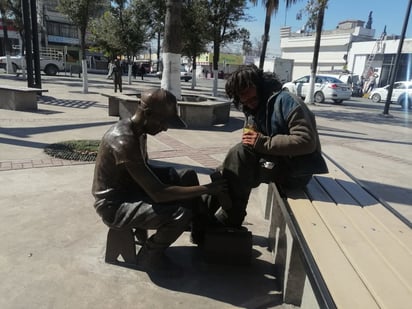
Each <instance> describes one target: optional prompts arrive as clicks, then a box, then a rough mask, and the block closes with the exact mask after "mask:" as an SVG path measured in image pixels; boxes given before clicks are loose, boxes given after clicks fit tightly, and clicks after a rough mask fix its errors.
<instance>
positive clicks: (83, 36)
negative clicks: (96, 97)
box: [80, 29, 89, 93]
mask: <svg viewBox="0 0 412 309" xmlns="http://www.w3.org/2000/svg"><path fill="white" fill-rule="evenodd" d="M80 50H81V54H82V55H81V56H82V57H81V59H82V62H81V65H82V73H83V74H82V82H83V91H82V93H88V92H89V89H88V88H89V87H88V78H87V59H86V29H82V30H81V31H80Z"/></svg>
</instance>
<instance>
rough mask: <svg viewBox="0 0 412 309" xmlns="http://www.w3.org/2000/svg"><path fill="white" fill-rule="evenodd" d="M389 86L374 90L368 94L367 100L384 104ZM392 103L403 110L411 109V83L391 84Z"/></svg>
mask: <svg viewBox="0 0 412 309" xmlns="http://www.w3.org/2000/svg"><path fill="white" fill-rule="evenodd" d="M388 88H389V85H386V86H385V87H379V88H375V89H373V90H372V91H371V93H370V94H369V99H371V100H372V101H373V102H375V103H378V102H381V101H384V102H386V98H387V97H388ZM391 101H392V102H396V103H398V104H400V105H402V107H403V108H409V109H411V108H412V81H399V82H395V83H393V88H392V98H391Z"/></svg>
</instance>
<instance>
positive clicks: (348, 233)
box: [308, 176, 411, 308]
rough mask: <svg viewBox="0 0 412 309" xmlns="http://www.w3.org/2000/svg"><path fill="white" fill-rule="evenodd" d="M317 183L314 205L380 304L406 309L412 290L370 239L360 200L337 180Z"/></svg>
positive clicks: (313, 184)
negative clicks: (334, 203) (335, 203)
mask: <svg viewBox="0 0 412 309" xmlns="http://www.w3.org/2000/svg"><path fill="white" fill-rule="evenodd" d="M316 180H317V181H319V182H318V183H316V182H311V183H310V184H309V185H308V190H309V192H310V195H311V198H312V199H313V201H312V203H313V205H314V207H315V208H316V209H317V210H318V212H319V213H320V215H321V216H322V218H323V219H324V221H325V222H326V224H327V226H328V228H329V230H330V231H331V233H332V235H333V236H334V237H335V239H336V240H337V242H338V244H339V245H340V246H341V248H342V251H343V252H344V254H345V255H346V257H347V258H348V259H349V260H350V261H351V263H352V265H353V267H354V268H355V269H356V271H357V272H358V273H359V276H360V277H361V278H362V280H363V281H364V283H365V285H367V287H368V289H369V290H370V291H371V293H372V295H373V296H374V298H375V299H376V301H377V302H378V304H379V305H380V306H382V307H386V306H387V307H388V308H393V307H395V308H402V306H405V305H406V304H407V303H408V301H410V297H409V295H410V293H411V291H410V289H409V288H408V287H407V286H406V285H405V281H404V280H403V279H402V277H400V276H399V274H398V273H397V272H394V270H393V268H392V267H391V266H390V265H389V264H388V263H387V261H386V260H385V259H384V258H383V257H382V255H380V254H379V251H377V250H376V249H375V246H374V245H372V242H371V240H370V239H369V238H368V237H367V234H366V233H367V232H366V231H365V228H364V227H363V226H368V225H369V223H370V222H368V221H369V220H368V217H369V216H368V214H367V213H366V212H363V213H362V208H361V207H360V206H356V205H358V203H357V201H355V200H354V199H352V198H351V196H350V195H349V194H347V193H346V192H345V191H344V190H343V189H342V187H340V186H339V185H338V184H337V183H336V182H335V181H334V180H333V179H331V178H329V177H323V176H318V177H316ZM325 190H326V192H328V194H326V192H325ZM330 196H333V198H334V200H335V201H337V203H338V204H337V206H336V207H334V206H331V205H330V203H331V202H332V200H331V199H330V198H329V197H330ZM328 198H329V200H328ZM365 214H366V216H365ZM371 221H372V222H373V220H371ZM373 223H374V224H376V222H373ZM377 270H379V271H377ZM383 278H384V280H383Z"/></svg>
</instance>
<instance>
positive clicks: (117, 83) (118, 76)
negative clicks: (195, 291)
mask: <svg viewBox="0 0 412 309" xmlns="http://www.w3.org/2000/svg"><path fill="white" fill-rule="evenodd" d="M113 83H114V92H117V88H119V91H120V92H122V67H121V65H120V60H119V59H116V60H115V61H114V65H113Z"/></svg>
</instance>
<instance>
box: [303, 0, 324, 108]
mask: <svg viewBox="0 0 412 309" xmlns="http://www.w3.org/2000/svg"><path fill="white" fill-rule="evenodd" d="M313 1H314V0H312V4H311V5H312V9H311V14H312V16H311V17H312V20H314V19H315V18H316V37H315V47H314V50H313V61H312V66H311V73H310V80H309V93H308V94H307V95H306V98H305V103H306V104H313V101H314V98H313V95H314V91H315V77H316V71H317V69H318V58H319V50H320V39H321V35H322V27H323V19H324V16H325V9H326V8H327V5H328V0H317V3H313Z"/></svg>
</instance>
